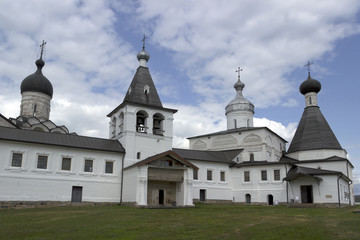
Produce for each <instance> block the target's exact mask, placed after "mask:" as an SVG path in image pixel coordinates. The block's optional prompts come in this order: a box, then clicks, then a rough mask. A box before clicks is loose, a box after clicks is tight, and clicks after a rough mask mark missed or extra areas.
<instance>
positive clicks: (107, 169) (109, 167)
mask: <svg viewBox="0 0 360 240" xmlns="http://www.w3.org/2000/svg"><path fill="white" fill-rule="evenodd" d="M113 167H114V162H110V161H106V163H105V173H113Z"/></svg>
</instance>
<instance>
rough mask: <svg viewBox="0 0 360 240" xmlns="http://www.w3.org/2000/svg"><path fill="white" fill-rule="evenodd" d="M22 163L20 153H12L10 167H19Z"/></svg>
mask: <svg viewBox="0 0 360 240" xmlns="http://www.w3.org/2000/svg"><path fill="white" fill-rule="evenodd" d="M21 163H22V153H13V155H12V160H11V166H12V167H21Z"/></svg>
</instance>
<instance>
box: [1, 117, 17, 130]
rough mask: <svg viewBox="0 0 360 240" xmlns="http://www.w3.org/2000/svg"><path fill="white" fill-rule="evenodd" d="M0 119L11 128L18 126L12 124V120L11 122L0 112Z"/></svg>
mask: <svg viewBox="0 0 360 240" xmlns="http://www.w3.org/2000/svg"><path fill="white" fill-rule="evenodd" d="M0 121H2V122H3V123H5V124H6V125H8V127H12V128H19V127H18V126H16V124H14V123H13V122H11V121H10V120H9V119H7V118H6V117H5V116H4V115H2V114H1V113H0Z"/></svg>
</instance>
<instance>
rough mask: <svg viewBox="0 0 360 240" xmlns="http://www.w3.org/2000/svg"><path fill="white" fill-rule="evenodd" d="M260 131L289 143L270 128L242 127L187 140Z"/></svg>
mask: <svg viewBox="0 0 360 240" xmlns="http://www.w3.org/2000/svg"><path fill="white" fill-rule="evenodd" d="M259 129H265V130H267V131H270V132H272V133H273V134H275V135H276V136H278V137H279V138H281V139H282V140H283V141H285V142H287V141H286V140H285V139H284V138H282V137H281V136H280V135H279V134H277V133H276V132H274V131H272V130H271V129H270V128H268V127H242V128H235V129H229V130H224V131H219V132H213V133H208V134H204V135H199V136H194V137H188V138H187V139H193V138H198V137H211V136H216V135H225V134H228V133H241V132H246V131H252V130H259Z"/></svg>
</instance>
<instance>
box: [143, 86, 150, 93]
mask: <svg viewBox="0 0 360 240" xmlns="http://www.w3.org/2000/svg"><path fill="white" fill-rule="evenodd" d="M144 93H145V95H149V93H150V87H149V85H145V86H144Z"/></svg>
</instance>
